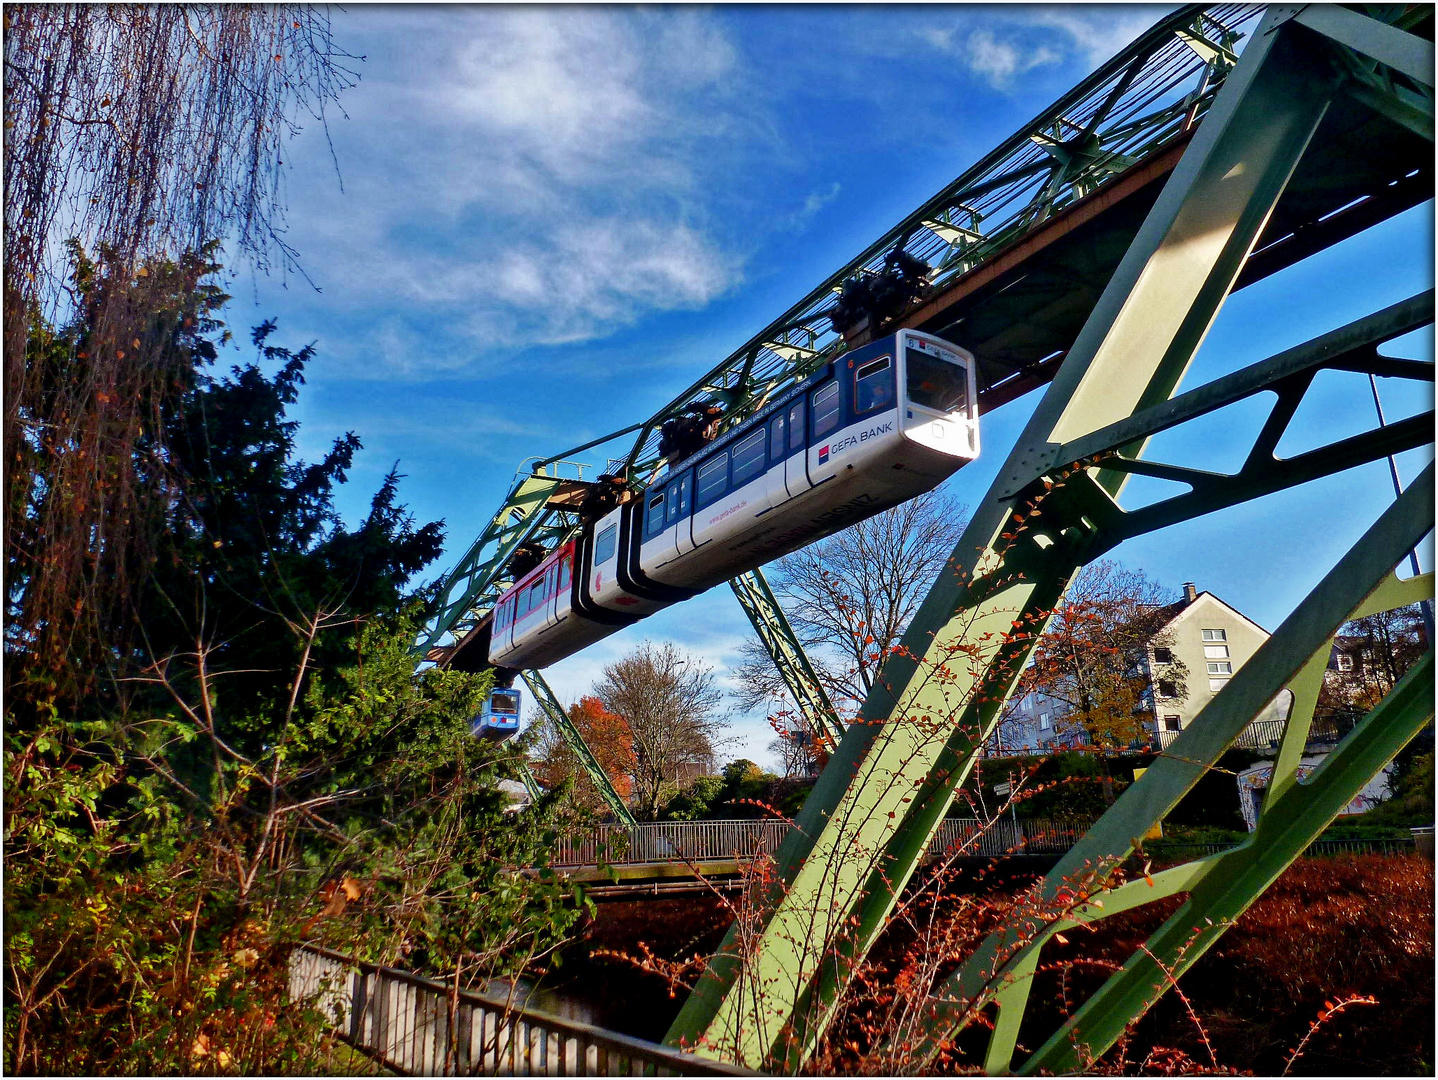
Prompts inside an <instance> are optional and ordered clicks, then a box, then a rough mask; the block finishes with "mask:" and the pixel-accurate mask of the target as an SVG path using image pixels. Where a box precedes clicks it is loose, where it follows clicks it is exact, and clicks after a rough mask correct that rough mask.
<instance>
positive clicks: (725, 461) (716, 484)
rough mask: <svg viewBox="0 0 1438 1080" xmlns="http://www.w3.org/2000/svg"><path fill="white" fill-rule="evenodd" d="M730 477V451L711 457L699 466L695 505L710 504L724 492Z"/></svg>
mask: <svg viewBox="0 0 1438 1080" xmlns="http://www.w3.org/2000/svg"><path fill="white" fill-rule="evenodd" d="M728 479H729V451H728V450H725V451H724V452H723V453H722V454H720V455H719V456H718V457H715V458H711V459H709V460H708V461H706V462H705V463H704V464H703V465H700V466H699V479H698V481H697V482H696V484H695V487H694V505H695V507H700V506H708V505H709V504H710V503H712V502H713V501H714V500H715V499H717V498H719V496H720V495H722V494H724V482H725V481H726V480H728Z"/></svg>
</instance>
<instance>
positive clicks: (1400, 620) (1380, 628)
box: [1319, 604, 1428, 712]
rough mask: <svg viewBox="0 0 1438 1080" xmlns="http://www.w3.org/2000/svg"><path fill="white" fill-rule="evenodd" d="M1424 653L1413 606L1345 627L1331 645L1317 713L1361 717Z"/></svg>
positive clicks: (1422, 634)
mask: <svg viewBox="0 0 1438 1080" xmlns="http://www.w3.org/2000/svg"><path fill="white" fill-rule="evenodd" d="M1427 648H1428V633H1427V630H1426V629H1425V627H1424V623H1423V609H1422V608H1421V607H1420V606H1419V605H1417V604H1410V605H1409V606H1407V607H1401V608H1394V609H1393V610H1391V611H1380V612H1377V613H1375V614H1373V615H1365V616H1364V617H1363V618H1361V619H1354V620H1353V621H1352V622H1348V623H1345V624H1344V626H1343V628H1342V629H1341V630H1340V631H1339V632H1338V635H1337V637H1336V638H1335V641H1334V659H1333V663H1332V664H1331V665H1330V668H1329V672H1328V677H1327V678H1326V679H1325V680H1324V688H1323V696H1322V698H1321V699H1320V702H1319V705H1320V707H1325V708H1328V709H1340V708H1349V709H1357V710H1361V711H1364V712H1366V711H1367V710H1369V709H1371V708H1373V706H1375V705H1377V704H1378V703H1379V702H1380V701H1382V700H1383V699H1384V698H1385V697H1386V696H1387V695H1388V692H1389V691H1391V690H1392V689H1393V687H1394V686H1396V685H1397V684H1398V680H1399V679H1401V678H1402V677H1403V675H1404V673H1405V672H1406V671H1407V670H1408V669H1409V668H1410V667H1411V666H1412V665H1413V664H1414V662H1416V661H1417V660H1418V659H1419V658H1420V657H1421V656H1422V655H1423V653H1424V652H1425V651H1426V650H1427Z"/></svg>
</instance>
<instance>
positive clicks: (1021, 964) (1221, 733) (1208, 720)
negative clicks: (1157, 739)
mask: <svg viewBox="0 0 1438 1080" xmlns="http://www.w3.org/2000/svg"><path fill="white" fill-rule="evenodd" d="M1433 481H1434V468H1433V466H1432V465H1430V466H1429V467H1428V469H1427V471H1426V472H1425V473H1424V474H1423V476H1422V477H1421V478H1420V480H1419V481H1417V482H1415V483H1414V484H1413V485H1412V486H1411V487H1410V488H1409V489H1408V491H1406V492H1405V493H1404V494H1403V496H1402V497H1401V498H1400V499H1399V500H1398V501H1397V502H1395V503H1394V504H1393V506H1391V507H1390V508H1389V509H1388V510H1387V511H1386V512H1385V513H1384V514H1383V515H1382V516H1381V517H1380V518H1379V520H1378V521H1377V522H1375V524H1374V525H1373V526H1372V527H1371V528H1370V529H1369V530H1368V531H1367V533H1366V534H1365V535H1364V536H1363V537H1362V538H1361V539H1360V540H1359V541H1358V543H1357V544H1355V545H1354V546H1353V548H1352V549H1350V551H1349V552H1348V553H1347V554H1346V555H1345V556H1344V557H1343V558H1342V559H1341V560H1340V561H1339V562H1338V564H1337V565H1336V566H1335V567H1334V568H1333V569H1332V570H1331V571H1330V572H1329V573H1328V574H1327V575H1326V576H1325V577H1324V579H1323V580H1322V581H1321V582H1320V583H1319V585H1318V586H1317V587H1315V588H1314V590H1313V591H1312V592H1311V593H1310V594H1309V595H1308V597H1307V598H1305V599H1304V601H1303V602H1302V603H1301V604H1300V605H1299V606H1298V608H1297V609H1296V610H1295V611H1294V612H1293V614H1292V615H1290V616H1289V617H1288V618H1287V619H1286V620H1284V623H1283V625H1282V626H1280V627H1279V629H1278V630H1277V631H1275V633H1274V634H1273V636H1272V637H1270V638H1269V639H1268V640H1267V641H1266V642H1264V644H1263V645H1262V646H1261V647H1260V648H1259V650H1258V652H1257V653H1255V654H1254V656H1253V657H1252V658H1251V659H1250V660H1249V661H1248V662H1247V663H1246V664H1244V665H1243V667H1241V668H1240V669H1239V670H1238V672H1236V673H1235V674H1234V676H1233V678H1232V679H1231V680H1230V682H1229V684H1228V686H1226V687H1225V688H1224V689H1223V691H1222V692H1220V693H1219V694H1218V695H1217V696H1216V697H1215V698H1214V699H1213V700H1212V701H1211V702H1210V703H1209V704H1208V705H1207V706H1206V707H1205V708H1204V709H1203V711H1202V712H1201V713H1200V714H1199V715H1198V716H1197V717H1195V718H1194V720H1193V722H1192V723H1191V724H1190V725H1189V726H1188V727H1187V728H1185V729H1184V731H1183V733H1182V734H1181V735H1180V736H1179V738H1178V739H1177V740H1175V741H1174V743H1173V744H1172V745H1171V746H1170V747H1169V748H1168V750H1167V751H1165V753H1164V755H1163V756H1162V757H1160V758H1159V759H1158V760H1157V761H1155V762H1154V763H1153V765H1151V766H1150V767H1149V768H1148V770H1147V771H1145V773H1144V775H1143V777H1142V778H1141V779H1140V780H1139V781H1138V782H1137V783H1135V784H1134V785H1133V786H1132V787H1130V788H1129V789H1128V790H1127V791H1125V792H1124V793H1123V795H1122V796H1120V797H1119V799H1118V801H1117V802H1116V803H1115V804H1114V805H1113V806H1112V807H1111V808H1110V809H1109V810H1108V812H1107V813H1105V814H1104V816H1103V817H1102V818H1101V819H1100V820H1099V821H1098V822H1097V823H1096V824H1095V826H1094V827H1093V829H1091V830H1090V831H1089V833H1088V834H1087V835H1086V836H1085V837H1084V839H1083V840H1081V841H1080V842H1079V843H1078V844H1077V845H1075V847H1074V848H1073V849H1072V850H1071V851H1070V852H1069V853H1068V854H1067V855H1065V856H1064V857H1063V858H1062V859H1060V861H1059V862H1058V864H1057V865H1056V866H1055V867H1054V868H1053V870H1052V871H1050V873H1049V874H1048V875H1047V876H1046V877H1045V878H1044V880H1043V882H1042V883H1041V884H1040V886H1039V887H1038V889H1037V896H1036V898H1035V904H1036V906H1038V907H1043V906H1044V905H1046V904H1047V905H1052V904H1053V903H1055V902H1056V900H1057V898H1058V897H1059V896H1060V894H1061V892H1062V891H1063V890H1069V889H1076V888H1078V887H1079V884H1080V883H1082V882H1084V881H1095V880H1102V879H1103V878H1104V877H1105V876H1106V875H1107V873H1108V872H1109V871H1110V870H1111V869H1112V868H1113V867H1115V866H1117V865H1118V864H1119V863H1120V862H1122V860H1123V859H1125V858H1127V857H1128V855H1129V854H1131V853H1132V851H1133V838H1134V837H1137V836H1143V835H1145V834H1146V833H1147V832H1148V831H1149V830H1150V829H1152V828H1153V826H1154V825H1155V824H1157V823H1158V822H1161V821H1162V820H1163V819H1164V817H1165V816H1166V815H1167V814H1168V813H1169V811H1171V810H1172V809H1173V807H1174V806H1176V805H1177V804H1178V801H1179V800H1180V799H1181V798H1182V797H1183V796H1184V795H1185V794H1186V793H1187V792H1188V791H1189V790H1191V789H1192V787H1193V785H1194V784H1195V783H1197V782H1198V780H1199V779H1200V778H1201V777H1202V776H1203V775H1204V773H1205V772H1206V771H1207V770H1208V769H1209V768H1211V767H1212V765H1213V764H1214V763H1215V762H1217V760H1218V759H1219V757H1220V756H1221V755H1222V754H1223V752H1224V751H1225V750H1226V749H1227V748H1228V747H1229V746H1230V745H1231V744H1232V743H1233V741H1234V740H1235V739H1236V738H1238V736H1239V735H1240V734H1241V733H1242V731H1243V729H1244V728H1245V727H1246V726H1247V724H1248V723H1249V722H1250V721H1251V720H1252V719H1253V718H1254V717H1255V716H1257V715H1258V714H1259V712H1260V711H1262V710H1263V709H1264V708H1265V707H1266V706H1267V704H1268V703H1269V702H1270V701H1272V700H1273V698H1274V697H1275V696H1276V695H1277V694H1278V693H1279V691H1280V690H1282V689H1283V688H1284V687H1285V686H1288V687H1290V688H1291V689H1293V690H1294V691H1295V693H1296V696H1297V697H1299V698H1301V699H1300V700H1296V701H1295V702H1294V706H1293V708H1292V710H1291V712H1290V716H1289V724H1288V728H1287V729H1286V730H1285V734H1284V739H1283V742H1282V745H1281V748H1280V754H1279V757H1278V760H1277V762H1276V763H1275V769H1274V777H1275V780H1276V785H1275V788H1274V789H1271V790H1270V796H1269V799H1268V805H1266V806H1265V809H1264V814H1265V816H1266V815H1267V814H1268V812H1269V809H1268V806H1269V805H1278V804H1279V802H1280V801H1281V800H1283V799H1285V798H1287V797H1288V794H1289V792H1290V790H1291V789H1292V788H1293V787H1294V786H1295V779H1294V778H1295V776H1296V768H1297V764H1298V757H1299V754H1300V753H1301V749H1302V746H1303V743H1304V741H1305V738H1306V735H1307V730H1308V725H1309V722H1310V720H1311V716H1312V706H1313V704H1314V703H1315V702H1316V700H1317V689H1318V688H1317V686H1315V685H1314V681H1315V678H1316V679H1317V680H1318V681H1319V682H1321V678H1322V671H1323V667H1324V666H1325V664H1326V662H1327V658H1328V652H1329V650H1330V648H1331V644H1332V639H1333V635H1334V634H1335V633H1337V631H1338V629H1339V627H1341V626H1342V625H1343V623H1344V622H1346V621H1348V620H1349V619H1351V618H1358V617H1361V616H1362V615H1364V614H1369V613H1371V612H1372V611H1374V610H1385V609H1386V608H1387V607H1389V606H1395V605H1400V604H1404V603H1408V602H1412V601H1415V600H1417V599H1419V598H1420V597H1421V596H1422V595H1423V594H1425V593H1426V594H1430V595H1431V592H1432V584H1433V579H1432V575H1427V576H1425V577H1424V578H1423V579H1420V580H1416V581H1411V582H1396V581H1395V580H1394V579H1393V577H1392V568H1393V567H1394V566H1395V565H1397V564H1398V562H1399V561H1400V560H1402V558H1403V557H1404V553H1405V552H1406V550H1407V549H1408V548H1409V547H1411V546H1412V545H1413V544H1414V543H1416V542H1417V541H1418V540H1419V539H1421V538H1422V536H1423V535H1424V534H1425V533H1426V532H1427V531H1428V530H1430V529H1431V528H1432V525H1433ZM1430 676H1431V670H1430ZM1430 687H1431V683H1430ZM1429 699H1430V706H1429V708H1430V713H1429V715H1431V689H1430V690H1429ZM1356 737H1357V734H1356V731H1355V733H1354V734H1352V735H1350V736H1349V738H1348V740H1346V742H1345V744H1344V745H1345V746H1348V745H1350V744H1352V743H1353V742H1354V740H1355V738H1356ZM1404 741H1405V742H1406V739H1405V740H1404ZM1401 746H1402V744H1401V743H1400V744H1398V745H1396V746H1394V745H1391V744H1390V743H1384V744H1383V745H1382V747H1381V748H1380V749H1386V753H1387V756H1386V757H1383V758H1382V760H1381V761H1379V762H1378V766H1377V767H1378V768H1381V767H1382V765H1383V764H1385V763H1386V762H1387V761H1388V759H1389V758H1391V756H1392V755H1393V754H1394V753H1397V751H1398V750H1399V749H1401ZM1363 753H1364V754H1365V755H1367V754H1369V751H1363ZM1364 760H1367V757H1365V758H1364ZM1372 775H1373V771H1369V772H1368V773H1367V774H1365V775H1364V776H1363V779H1362V781H1361V782H1360V783H1358V788H1360V789H1361V788H1362V786H1363V784H1364V783H1366V782H1367V780H1368V779H1369V778H1370V777H1371V776H1372ZM1351 798H1352V795H1349V796H1348V799H1351ZM1347 801H1348V800H1347V799H1345V800H1344V801H1343V802H1340V803H1339V804H1338V805H1337V807H1335V808H1334V810H1333V814H1336V813H1337V811H1338V809H1341V807H1342V806H1343V805H1344V804H1345V803H1346V802H1347ZM1287 805H1292V804H1291V803H1290V804H1287ZM1284 813H1287V811H1285V812H1284ZM1315 813H1316V811H1315ZM1333 814H1329V815H1328V816H1327V817H1321V818H1314V819H1312V820H1310V821H1308V822H1307V823H1306V826H1305V827H1308V828H1310V831H1311V833H1312V835H1310V836H1309V837H1308V839H1305V840H1303V841H1302V843H1300V844H1298V846H1297V847H1296V849H1295V850H1293V851H1292V853H1291V854H1287V855H1286V857H1284V856H1283V853H1282V852H1276V853H1271V855H1272V857H1271V859H1270V858H1268V857H1267V856H1265V863H1264V865H1265V866H1266V867H1267V868H1268V869H1270V870H1272V871H1273V876H1276V875H1277V873H1278V872H1281V870H1282V868H1283V867H1285V866H1287V865H1288V863H1289V862H1291V861H1292V859H1293V858H1294V857H1296V855H1297V854H1299V853H1301V852H1302V850H1303V848H1304V847H1306V846H1307V844H1308V843H1309V842H1310V841H1311V839H1312V836H1315V835H1317V833H1318V832H1321V831H1322V829H1323V828H1324V827H1325V826H1326V825H1327V823H1328V821H1329V820H1331V818H1332V816H1333ZM1294 827H1296V826H1294V825H1293V824H1292V823H1289V824H1287V825H1285V826H1284V828H1285V829H1289V830H1291V829H1292V828H1294ZM1270 828H1272V826H1270ZM1254 844H1256V845H1257V847H1258V849H1259V850H1260V851H1261V850H1263V849H1264V848H1265V846H1266V834H1265V837H1263V838H1255V839H1253V840H1251V841H1250V846H1252V845H1254ZM1284 850H1285V851H1286V850H1287V849H1284ZM1205 865H1206V866H1210V867H1221V868H1225V869H1223V870H1222V872H1221V873H1220V875H1219V876H1220V877H1222V876H1224V875H1225V874H1226V873H1227V869H1226V867H1227V865H1228V864H1224V863H1222V861H1221V860H1220V861H1219V862H1216V863H1215V862H1213V861H1211V860H1205ZM1275 866H1276V869H1275ZM1207 873H1208V870H1205V871H1203V874H1200V875H1199V876H1197V877H1190V878H1187V879H1186V880H1187V882H1188V884H1187V885H1185V888H1186V889H1187V888H1192V887H1194V886H1195V885H1196V883H1197V882H1199V881H1201V880H1203V879H1204V876H1205V875H1206V874H1207ZM1271 880H1272V879H1271V878H1270V879H1269V881H1271ZM1267 884H1268V881H1265V882H1264V883H1263V885H1262V886H1261V887H1260V888H1259V890H1258V891H1259V892H1261V891H1262V888H1266V887H1267ZM1161 895H1167V894H1165V893H1155V894H1154V896H1153V898H1154V899H1157V898H1159V896H1161ZM1256 896H1257V893H1256V892H1255V893H1253V894H1252V895H1250V896H1249V897H1248V903H1251V902H1252V900H1253V899H1254V898H1256ZM1244 906H1245V907H1246V906H1247V904H1245V905H1244ZM1104 913H1110V914H1111V913H1112V912H1111V911H1110V909H1109V905H1108V904H1107V902H1106V898H1105V902H1103V903H1102V907H1101V908H1100V907H1098V906H1094V907H1092V908H1091V909H1090V910H1089V911H1088V912H1087V913H1086V915H1085V916H1084V918H1085V919H1087V920H1088V921H1092V919H1094V918H1101V917H1103V914H1104ZM1210 914H1212V913H1211V912H1207V911H1202V912H1198V913H1197V918H1199V919H1200V920H1201V919H1202V918H1203V917H1206V916H1208V915H1210ZM1234 917H1236V915H1235V916H1234ZM1187 918H1188V921H1187V922H1186V923H1185V924H1184V925H1185V926H1186V927H1192V926H1193V925H1194V921H1193V920H1194V918H1195V914H1194V913H1192V912H1190V913H1189V914H1188V916H1187ZM1053 929H1057V927H1055V928H1053ZM1046 936H1047V934H1045V935H1040V936H1039V937H1033V936H1032V935H1030V936H1029V939H1028V940H1027V941H1026V940H1025V939H1024V935H1023V931H1022V929H1021V928H1018V927H1010V928H1008V929H1006V930H1005V931H1002V932H1000V933H996V934H994V935H991V936H990V937H989V938H988V939H986V940H985V941H984V942H983V944H981V945H980V947H979V948H978V949H977V950H975V952H974V953H973V954H972V955H971V956H970V957H969V958H968V959H967V960H966V961H965V963H964V964H963V966H962V967H961V968H960V969H959V971H958V972H956V973H955V975H954V976H953V977H952V978H951V979H949V980H948V982H947V983H946V984H945V986H944V987H943V989H942V991H941V992H940V999H941V1004H940V1006H939V1008H938V1009H937V1012H936V1016H935V1019H934V1021H933V1031H934V1033H935V1035H936V1037H939V1036H941V1035H942V1034H944V1033H946V1031H947V1028H948V1027H949V1026H952V1023H953V1022H955V1020H956V1019H957V1018H958V1017H961V1016H963V1015H964V1014H965V1012H966V1010H967V1009H968V1008H969V1007H970V1005H971V1003H972V1002H973V1001H974V1000H975V999H977V998H979V997H980V996H981V995H982V993H983V992H984V989H985V988H986V987H990V986H994V985H998V986H1001V987H1002V990H1001V993H1002V1000H1001V1002H1000V1008H1001V1010H1002V1009H1008V1010H1010V1013H1011V1016H1010V1022H1009V1023H1006V1024H1005V1025H1004V1026H1003V1028H1002V1029H1001V1030H1002V1031H1004V1032H1005V1033H1007V1032H1008V1031H1009V1030H1011V1028H1012V1026H1013V1025H1015V1024H1016V1023H1017V1020H1016V1019H1014V1018H1013V1014H1014V1013H1019V1014H1021V1013H1022V1011H1023V1006H1024V1003H1025V1002H1026V1000H1027V995H1028V987H1029V982H1028V980H1027V979H1026V978H1023V977H1022V974H1021V973H1022V971H1024V970H1027V969H1028V965H1030V964H1031V960H1030V958H1029V954H1030V953H1033V958H1034V959H1036V957H1037V951H1038V950H1039V949H1040V948H1041V947H1042V944H1043V939H1044V937H1046ZM1006 983H1007V985H1005V984H1006ZM1120 997H1122V995H1120ZM1105 1000H1106V1001H1107V1008H1108V1009H1110V1010H1112V1012H1111V1013H1104V1012H1103V1010H1102V1009H1099V1008H1098V1007H1097V1006H1095V1008H1094V1009H1088V1008H1087V1006H1085V1010H1084V1019H1083V1021H1082V1024H1081V1022H1080V1020H1079V1016H1078V1015H1077V1014H1076V1015H1075V1017H1074V1018H1073V1022H1072V1024H1070V1025H1068V1026H1067V1027H1066V1029H1065V1030H1068V1031H1072V1030H1075V1029H1077V1028H1079V1027H1080V1026H1082V1036H1083V1040H1084V1042H1085V1044H1086V1045H1087V1046H1088V1047H1089V1050H1090V1051H1091V1052H1092V1053H1093V1054H1095V1055H1097V1054H1100V1053H1102V1052H1103V1051H1104V1050H1105V1049H1107V1046H1108V1045H1109V1043H1107V1042H1104V1041H1103V1038H1104V1036H1102V1035H1100V1034H1099V1033H1100V1032H1109V1031H1111V1030H1113V1031H1121V1030H1122V1028H1123V1025H1124V1024H1125V1023H1127V1022H1128V1021H1129V1020H1131V1019H1133V1018H1134V1017H1135V1016H1136V1015H1138V1012H1135V1011H1133V1010H1134V1008H1138V1007H1139V1006H1138V1005H1137V1004H1136V1003H1135V1002H1134V1000H1133V999H1132V998H1127V997H1126V998H1123V1001H1122V1004H1121V1005H1120V1004H1117V1003H1116V1002H1115V999H1114V998H1113V997H1112V996H1109V997H1107V998H1106V999H1105ZM1143 1007H1146V1005H1144V1006H1143ZM1139 1011H1140V1012H1141V1008H1140V1009H1139ZM1096 1014H1101V1015H1098V1018H1097V1019H1096V1018H1095V1017H1096ZM1114 1024H1117V1028H1116V1029H1114V1028H1113V1025H1114ZM1055 1038H1056V1040H1057V1036H1056V1037H1055ZM1064 1044H1065V1045H1066V1046H1069V1047H1070V1049H1072V1046H1071V1041H1065V1043H1064ZM936 1045H937V1044H936ZM936 1045H935V1046H934V1047H931V1050H932V1049H935V1048H936ZM1013 1052H1014V1046H1013V1044H1012V1042H1011V1041H1008V1042H1006V1043H1000V1044H992V1043H991V1045H990V1052H989V1062H990V1064H991V1065H996V1066H997V1067H998V1068H1000V1069H1002V1070H1003V1071H1007V1069H1008V1067H1009V1060H1010V1058H1011V1057H1012V1055H1013ZM1041 1053H1042V1054H1043V1056H1036V1057H1035V1058H1033V1059H1031V1060H1030V1061H1028V1062H1026V1063H1025V1064H1024V1066H1023V1071H1031V1070H1038V1069H1057V1070H1060V1071H1062V1070H1063V1069H1065V1068H1066V1067H1070V1066H1068V1065H1066V1064H1065V1062H1066V1060H1067V1059H1063V1060H1059V1058H1061V1057H1062V1054H1061V1051H1060V1050H1059V1049H1058V1042H1057V1041H1055V1040H1050V1043H1049V1044H1048V1048H1047V1049H1046V1051H1044V1052H1041ZM1054 1055H1059V1058H1056V1057H1055V1056H1054Z"/></svg>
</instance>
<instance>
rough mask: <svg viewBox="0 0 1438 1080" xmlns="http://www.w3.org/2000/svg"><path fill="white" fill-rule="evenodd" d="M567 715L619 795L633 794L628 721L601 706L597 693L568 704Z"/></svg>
mask: <svg viewBox="0 0 1438 1080" xmlns="http://www.w3.org/2000/svg"><path fill="white" fill-rule="evenodd" d="M569 719H570V721H571V722H572V723H573V724H574V726H575V728H576V729H577V730H578V731H579V734H580V735H582V736H584V741H585V742H586V743H588V744H589V749H590V750H591V751H593V753H594V756H595V758H596V759H597V760H598V761H599V766H600V768H602V769H603V770H604V771H605V772H606V773H607V774H608V775H609V781H610V783H612V784H613V785H614V790H615V791H617V792H618V793H619V797H620V798H621V799H628V798H629V797H630V796H631V795H633V794H634V780H633V777H632V776H631V773H632V771H633V769H634V735H633V733H632V732H630V730H629V722H628V721H627V720H625V719H624V717H622V716H620V715H619V714H618V713H612V712H610V711H609V710H608V709H606V708H605V707H604V703H603V702H601V701H600V700H599V699H598V698H597V697H594V696H592V695H591V696H586V697H582V698H580V699H579V700H578V701H577V702H576V703H575V704H573V705H571V706H570V707H569Z"/></svg>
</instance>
